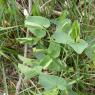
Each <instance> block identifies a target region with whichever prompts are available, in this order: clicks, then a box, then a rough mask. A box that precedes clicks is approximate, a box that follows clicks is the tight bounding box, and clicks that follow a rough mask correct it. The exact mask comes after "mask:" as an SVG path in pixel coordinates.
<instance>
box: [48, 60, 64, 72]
mask: <svg viewBox="0 0 95 95" xmlns="http://www.w3.org/2000/svg"><path fill="white" fill-rule="evenodd" d="M48 69H49V70H50V71H53V72H59V71H62V69H64V66H63V64H62V62H61V60H60V59H58V58H56V59H53V62H52V63H51V64H50V65H49V67H48Z"/></svg>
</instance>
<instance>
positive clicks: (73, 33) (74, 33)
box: [71, 20, 80, 41]
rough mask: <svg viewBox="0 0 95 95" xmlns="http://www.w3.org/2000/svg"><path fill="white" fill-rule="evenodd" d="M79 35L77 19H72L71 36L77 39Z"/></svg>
mask: <svg viewBox="0 0 95 95" xmlns="http://www.w3.org/2000/svg"><path fill="white" fill-rule="evenodd" d="M79 36H80V25H79V23H78V21H77V20H76V21H74V23H73V25H72V29H71V37H72V39H74V40H75V41H78V40H79Z"/></svg>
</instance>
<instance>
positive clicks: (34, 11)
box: [32, 0, 41, 16]
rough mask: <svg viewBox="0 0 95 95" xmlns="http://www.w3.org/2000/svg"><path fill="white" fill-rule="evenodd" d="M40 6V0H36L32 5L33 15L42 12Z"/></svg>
mask: <svg viewBox="0 0 95 95" xmlns="http://www.w3.org/2000/svg"><path fill="white" fill-rule="evenodd" d="M39 6H40V2H39V0H35V1H34V2H33V5H32V14H33V16H37V15H40V14H41V13H40V8H39Z"/></svg>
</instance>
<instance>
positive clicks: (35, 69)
mask: <svg viewBox="0 0 95 95" xmlns="http://www.w3.org/2000/svg"><path fill="white" fill-rule="evenodd" d="M52 24H54V25H55V26H56V28H55V27H54V28H55V31H52V34H50V32H49V27H50V26H51V25H52ZM25 26H26V27H27V29H28V30H29V31H30V32H31V33H32V34H33V35H32V36H30V37H28V38H17V40H18V41H19V42H20V43H21V44H25V43H27V44H29V45H34V44H35V45H36V47H34V48H33V59H29V58H24V57H23V56H21V55H19V56H18V57H19V59H20V60H21V61H22V62H23V64H20V63H19V64H18V68H19V70H20V71H21V73H22V74H24V76H25V77H24V79H25V80H29V79H30V78H33V77H35V76H36V77H37V76H38V80H39V82H38V84H40V85H41V86H42V87H43V88H44V91H43V92H42V93H39V94H37V95H59V93H60V95H77V93H75V92H74V91H73V90H72V85H73V84H74V83H76V82H77V81H78V80H80V79H81V78H82V77H83V76H78V77H77V79H76V80H75V81H74V80H68V79H65V78H62V77H59V75H57V76H56V74H57V73H58V72H62V71H63V72H65V70H66V68H67V67H66V66H65V63H64V61H63V59H62V57H61V56H65V55H64V53H63V52H65V49H67V50H66V52H68V51H69V52H71V53H72V52H74V53H75V54H76V55H79V54H82V53H83V52H84V50H85V49H87V48H88V43H87V42H86V41H85V40H83V39H81V32H80V24H79V22H78V21H74V22H73V23H72V22H71V20H70V19H67V18H64V17H63V16H61V17H59V18H56V19H52V20H50V19H47V18H45V17H42V16H29V17H27V18H26V20H25ZM46 34H47V35H46ZM43 38H44V39H43ZM44 40H46V41H45V43H48V46H45V45H44V44H45V43H44ZM44 71H46V72H47V73H46V72H44ZM49 72H51V74H49ZM52 74H55V75H52ZM63 93H64V94H63Z"/></svg>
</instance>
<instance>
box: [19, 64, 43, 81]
mask: <svg viewBox="0 0 95 95" xmlns="http://www.w3.org/2000/svg"><path fill="white" fill-rule="evenodd" d="M18 68H19V70H20V71H21V73H22V74H24V76H25V78H24V79H25V80H28V79H30V78H32V77H34V76H37V75H39V74H40V73H41V70H42V67H41V66H35V67H28V66H26V65H24V64H18Z"/></svg>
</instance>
